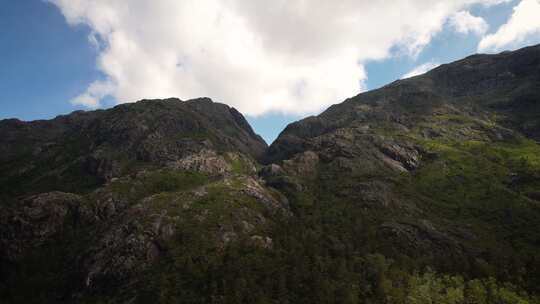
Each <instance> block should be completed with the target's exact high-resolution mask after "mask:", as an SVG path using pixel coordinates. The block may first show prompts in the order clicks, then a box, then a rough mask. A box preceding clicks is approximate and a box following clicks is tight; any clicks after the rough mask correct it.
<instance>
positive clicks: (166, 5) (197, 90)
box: [48, 0, 507, 115]
mask: <svg viewBox="0 0 540 304" xmlns="http://www.w3.org/2000/svg"><path fill="white" fill-rule="evenodd" d="M48 1H50V2H52V3H54V4H55V5H56V6H58V7H59V8H60V10H61V11H62V13H63V14H64V16H65V17H66V19H67V20H68V22H69V23H70V24H72V25H77V24H85V25H88V26H89V27H90V28H91V30H92V35H94V37H92V38H91V41H92V43H93V44H99V47H98V50H99V52H100V55H99V58H98V67H99V69H100V70H101V71H102V72H103V73H104V74H105V75H106V76H107V79H109V80H108V81H105V82H102V81H100V82H97V83H94V84H92V85H91V86H90V87H89V88H88V90H87V92H85V93H83V94H82V95H81V96H79V97H77V98H75V99H74V102H75V103H80V104H85V105H88V106H91V107H96V106H99V101H100V99H102V98H103V97H105V96H107V95H111V96H113V97H114V98H115V99H116V100H119V101H122V102H123V101H134V100H138V99H141V98H159V97H170V96H176V97H179V98H182V99H187V98H192V97H199V96H209V97H212V98H213V99H214V100H216V101H220V102H225V103H227V104H229V105H232V106H235V107H237V108H238V109H239V110H241V111H242V112H244V113H246V114H251V115H259V114H263V113H266V112H270V111H279V112H284V113H295V114H306V113H313V112H317V111H319V110H321V109H323V108H325V107H326V106H328V105H330V104H333V103H336V102H339V101H341V100H343V99H345V98H347V97H350V96H352V95H354V94H356V93H358V92H360V91H361V90H363V89H364V81H365V80H366V77H367V75H366V72H365V70H364V66H363V64H364V63H365V62H366V61H368V60H381V59H384V58H387V57H389V56H391V55H392V54H391V51H390V50H394V49H397V50H399V51H398V53H399V54H408V55H412V56H415V55H417V54H418V53H419V52H420V51H421V50H422V49H423V47H424V46H425V45H427V44H428V43H429V42H430V40H431V39H432V37H433V36H434V35H435V34H437V33H438V32H439V31H441V30H442V28H443V26H444V24H445V23H446V22H447V20H448V18H449V17H450V16H452V15H453V14H454V13H456V12H459V11H462V10H464V9H467V8H468V7H469V6H470V5H472V4H478V3H480V4H483V5H493V4H497V3H500V2H504V1H507V0H445V1H434V0H410V1H384V0H370V1H367V0H340V1H327V0H311V1H305V0H275V1H267V0H182V1H179V0H153V1H148V0H130V1H125V0H93V1H90V0H48Z"/></svg>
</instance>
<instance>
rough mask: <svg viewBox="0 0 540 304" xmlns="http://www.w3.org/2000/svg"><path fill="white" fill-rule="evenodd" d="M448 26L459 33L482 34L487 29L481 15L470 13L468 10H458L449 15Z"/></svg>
mask: <svg viewBox="0 0 540 304" xmlns="http://www.w3.org/2000/svg"><path fill="white" fill-rule="evenodd" d="M449 22H450V26H452V28H454V30H455V31H456V32H458V33H461V34H469V33H473V34H477V35H483V34H485V33H486V31H487V30H488V27H489V26H488V24H487V22H486V21H485V20H484V19H483V18H482V17H476V16H473V15H471V13H469V12H468V11H460V12H457V13H455V14H454V15H452V16H451V17H450V20H449Z"/></svg>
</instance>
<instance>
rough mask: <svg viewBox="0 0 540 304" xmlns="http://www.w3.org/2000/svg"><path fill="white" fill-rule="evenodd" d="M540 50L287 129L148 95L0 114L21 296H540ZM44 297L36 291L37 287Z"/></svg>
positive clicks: (4, 197) (2, 236)
mask: <svg viewBox="0 0 540 304" xmlns="http://www.w3.org/2000/svg"><path fill="white" fill-rule="evenodd" d="M539 141H540V46H532V47H528V48H524V49H521V50H517V51H514V52H504V53H501V54H498V55H474V56H470V57H467V58H465V59H463V60H460V61H457V62H454V63H451V64H446V65H442V66H440V67H438V68H436V69H434V70H432V71H430V72H428V73H426V74H424V75H420V76H417V77H413V78H409V79H404V80H399V81H396V82H394V83H392V84H389V85H387V86H385V87H383V88H380V89H378V90H374V91H370V92H367V93H362V94H360V95H358V96H355V97H353V98H350V99H348V100H346V101H344V102H343V103H340V104H336V105H334V106H332V107H330V108H329V109H328V110H326V111H325V112H323V113H322V114H320V115H318V116H315V117H308V118H306V119H303V120H301V121H298V122H295V123H293V124H291V125H289V126H288V127H287V128H286V129H285V130H284V131H283V132H282V133H281V134H280V136H279V137H278V139H277V140H276V141H275V142H274V143H272V145H271V146H270V147H267V146H266V144H265V143H264V141H263V140H262V139H261V138H260V137H259V136H258V135H256V134H255V133H254V132H253V130H252V129H251V127H250V126H249V124H248V123H247V122H246V120H245V119H244V118H243V116H242V115H241V114H240V113H239V112H238V111H236V110H235V109H234V108H229V107H228V106H226V105H223V104H219V103H214V102H212V101H211V100H209V99H205V98H202V99H196V100H188V101H180V100H178V99H168V100H143V101H139V102H137V103H133V104H124V105H120V106H117V107H114V108H112V109H108V110H99V111H93V112H74V113H72V114H70V115H66V116H59V117H57V118H55V119H53V120H50V121H34V122H22V121H18V120H4V121H1V122H0V169H1V172H2V175H1V176H0V194H1V195H0V199H1V201H0V202H1V205H0V225H1V227H2V230H1V231H0V266H1V267H0V299H6V302H7V303H19V302H24V303H33V302H35V303H47V302H50V303H59V302H60V303H154V302H162V303H255V302H256V303H539V302H538V301H539V299H538V295H539V294H540V289H539V288H538V286H540V285H539V284H540V275H539V273H540V144H539ZM30 290H31V291H32V292H29V291H30Z"/></svg>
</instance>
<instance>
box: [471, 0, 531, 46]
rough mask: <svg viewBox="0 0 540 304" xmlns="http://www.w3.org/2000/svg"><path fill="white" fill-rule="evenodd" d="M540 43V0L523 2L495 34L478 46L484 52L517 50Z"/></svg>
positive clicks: (488, 36)
mask: <svg viewBox="0 0 540 304" xmlns="http://www.w3.org/2000/svg"><path fill="white" fill-rule="evenodd" d="M539 41H540V0H522V1H521V2H520V3H519V4H518V5H516V6H515V7H514V11H513V13H512V16H511V17H510V19H509V20H508V21H507V22H506V23H505V24H503V25H502V26H501V27H500V28H499V29H498V30H497V31H496V32H495V33H493V34H490V35H487V36H485V37H484V38H483V39H482V40H481V41H480V43H479V45H478V50H479V51H482V52H489V51H499V50H502V49H504V48H512V49H513V48H517V47H519V46H521V45H523V44H527V43H531V42H539Z"/></svg>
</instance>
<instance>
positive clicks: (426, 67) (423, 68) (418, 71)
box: [401, 62, 440, 79]
mask: <svg viewBox="0 0 540 304" xmlns="http://www.w3.org/2000/svg"><path fill="white" fill-rule="evenodd" d="M439 65H440V64H439V63H436V62H426V63H424V64H421V65H419V66H417V67H415V68H414V69H412V70H411V71H409V72H408V73H406V74H405V75H403V76H401V79H405V78H410V77H414V76H418V75H422V74H424V73H426V72H428V71H430V70H432V69H434V68H436V67H438V66H439Z"/></svg>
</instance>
